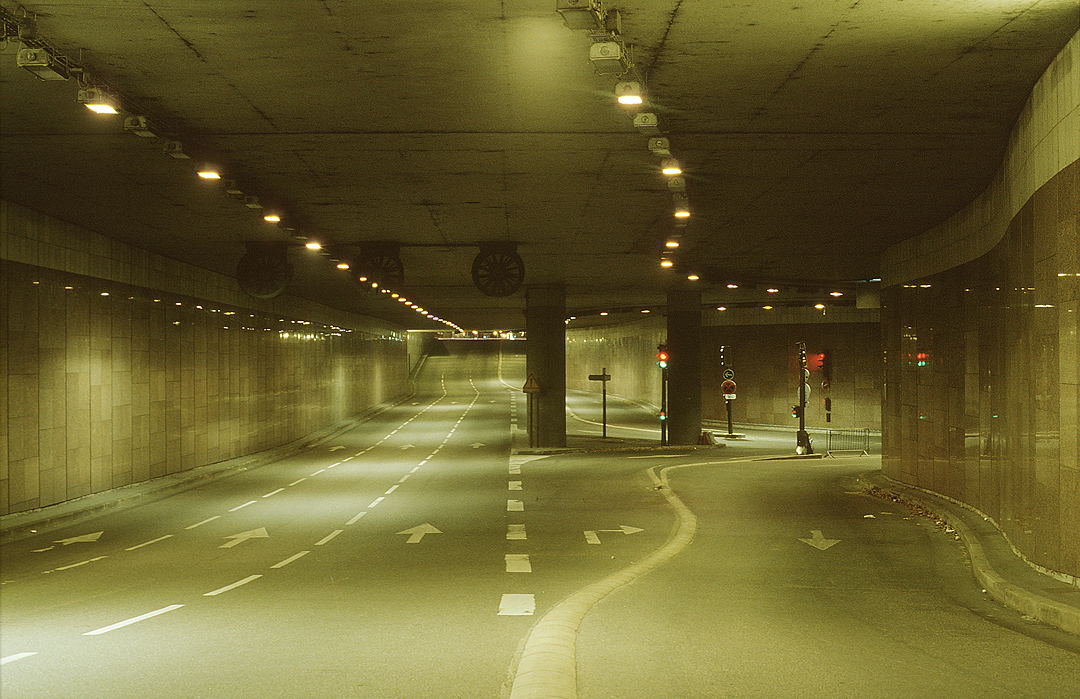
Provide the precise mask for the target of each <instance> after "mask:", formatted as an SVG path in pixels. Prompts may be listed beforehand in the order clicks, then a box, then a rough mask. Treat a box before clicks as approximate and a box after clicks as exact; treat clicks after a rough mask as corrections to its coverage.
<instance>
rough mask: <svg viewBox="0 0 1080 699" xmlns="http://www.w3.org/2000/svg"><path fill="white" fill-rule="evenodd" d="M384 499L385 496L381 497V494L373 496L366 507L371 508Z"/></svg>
mask: <svg viewBox="0 0 1080 699" xmlns="http://www.w3.org/2000/svg"><path fill="white" fill-rule="evenodd" d="M385 499H386V498H384V497H382V496H379V497H377V498H375V499H374V500H373V501H372V502H371V504H370V505H368V506H367V508H368V509H369V510H370V509H371V508H373V507H375V506H376V505H378V504H379V503H380V502H382V501H383V500H385Z"/></svg>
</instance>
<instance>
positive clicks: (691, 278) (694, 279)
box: [686, 274, 701, 282]
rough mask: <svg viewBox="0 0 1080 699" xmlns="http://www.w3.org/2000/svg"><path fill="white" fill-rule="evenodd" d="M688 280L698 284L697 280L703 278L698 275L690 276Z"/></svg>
mask: <svg viewBox="0 0 1080 699" xmlns="http://www.w3.org/2000/svg"><path fill="white" fill-rule="evenodd" d="M686 278H687V279H689V280H690V281H692V282H696V281H697V280H699V279H701V277H700V276H698V275H696V274H688V275H687V276H686Z"/></svg>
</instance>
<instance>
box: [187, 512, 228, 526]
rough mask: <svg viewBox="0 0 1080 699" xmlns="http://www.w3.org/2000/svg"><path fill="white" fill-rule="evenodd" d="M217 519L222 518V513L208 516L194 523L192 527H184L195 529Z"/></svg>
mask: <svg viewBox="0 0 1080 699" xmlns="http://www.w3.org/2000/svg"><path fill="white" fill-rule="evenodd" d="M215 519H221V515H214V516H213V517H208V518H207V519H204V520H203V521H201V522H196V523H195V524H192V525H191V526H190V527H184V529H194V528H195V527H201V526H202V525H204V524H206V523H207V522H213V521H214V520H215Z"/></svg>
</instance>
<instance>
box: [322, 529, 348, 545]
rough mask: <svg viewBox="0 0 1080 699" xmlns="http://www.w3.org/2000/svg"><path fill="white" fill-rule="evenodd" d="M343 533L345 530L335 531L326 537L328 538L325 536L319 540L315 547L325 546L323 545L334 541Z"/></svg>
mask: <svg viewBox="0 0 1080 699" xmlns="http://www.w3.org/2000/svg"><path fill="white" fill-rule="evenodd" d="M343 531H345V530H344V529H335V530H334V531H332V532H330V533H329V534H327V535H326V536H324V537H323V538H321V539H319V540H318V541H316V542H315V545H316V546H322V545H323V544H325V543H326V542H327V541H330V540H331V539H333V538H334V537H335V536H337V535H338V534H340V533H341V532H343Z"/></svg>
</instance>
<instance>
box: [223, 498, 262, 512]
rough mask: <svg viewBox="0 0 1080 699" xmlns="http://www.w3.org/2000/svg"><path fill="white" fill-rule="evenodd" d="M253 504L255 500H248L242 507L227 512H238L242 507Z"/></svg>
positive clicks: (238, 506)
mask: <svg viewBox="0 0 1080 699" xmlns="http://www.w3.org/2000/svg"><path fill="white" fill-rule="evenodd" d="M255 502H256V501H255V500H249V501H248V502H245V503H244V504H243V505H237V506H236V507H234V508H232V509H231V510H229V512H236V511H237V510H239V509H240V508H242V507H247V506H248V505H254V504H255Z"/></svg>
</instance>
